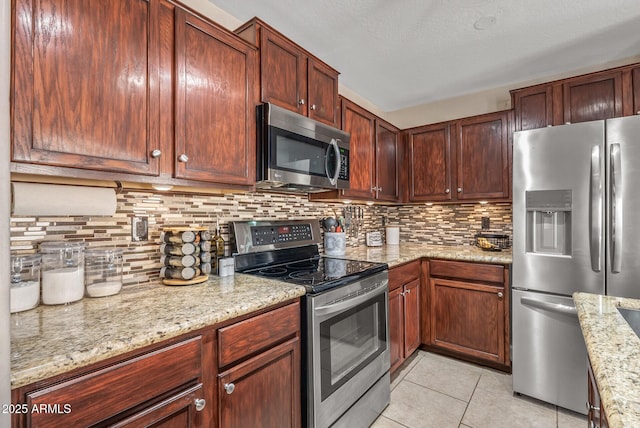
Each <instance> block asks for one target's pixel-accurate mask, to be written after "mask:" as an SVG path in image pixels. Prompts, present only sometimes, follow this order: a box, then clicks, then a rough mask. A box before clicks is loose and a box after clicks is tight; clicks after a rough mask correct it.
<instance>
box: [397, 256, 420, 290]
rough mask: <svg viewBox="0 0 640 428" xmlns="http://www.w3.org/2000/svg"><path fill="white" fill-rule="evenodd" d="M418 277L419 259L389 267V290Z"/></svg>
mask: <svg viewBox="0 0 640 428" xmlns="http://www.w3.org/2000/svg"><path fill="white" fill-rule="evenodd" d="M418 277H420V260H415V261H412V262H409V263H405V264H403V265H400V266H396V267H393V268H391V269H389V290H395V289H396V288H398V287H401V286H402V285H404V284H407V283H409V282H411V281H413V280H414V279H416V278H418Z"/></svg>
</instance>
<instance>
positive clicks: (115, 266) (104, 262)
mask: <svg viewBox="0 0 640 428" xmlns="http://www.w3.org/2000/svg"><path fill="white" fill-rule="evenodd" d="M84 278H85V280H84V281H85V286H86V292H87V296H89V297H105V296H112V295H114V294H118V293H119V292H120V290H121V289H122V249H120V248H95V249H89V250H87V251H86V253H85V276H84Z"/></svg>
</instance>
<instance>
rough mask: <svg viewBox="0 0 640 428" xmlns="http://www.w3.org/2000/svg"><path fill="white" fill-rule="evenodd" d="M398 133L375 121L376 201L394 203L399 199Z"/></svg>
mask: <svg viewBox="0 0 640 428" xmlns="http://www.w3.org/2000/svg"><path fill="white" fill-rule="evenodd" d="M399 137H400V131H399V130H398V129H397V128H396V127H395V126H393V125H391V124H389V123H387V122H384V121H382V120H379V119H378V120H376V182H377V187H378V190H377V193H376V195H377V199H378V200H381V201H390V202H395V201H398V200H399V199H400V186H399V183H400V176H399V168H398V158H399V154H400V141H399Z"/></svg>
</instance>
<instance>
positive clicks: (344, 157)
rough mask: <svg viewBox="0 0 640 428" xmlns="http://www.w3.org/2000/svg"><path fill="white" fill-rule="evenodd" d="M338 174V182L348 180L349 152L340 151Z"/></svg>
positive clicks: (345, 150)
mask: <svg viewBox="0 0 640 428" xmlns="http://www.w3.org/2000/svg"><path fill="white" fill-rule="evenodd" d="M340 160H341V163H340V174H339V175H338V179H339V180H349V150H347V149H340Z"/></svg>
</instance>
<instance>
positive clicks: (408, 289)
mask: <svg viewBox="0 0 640 428" xmlns="http://www.w3.org/2000/svg"><path fill="white" fill-rule="evenodd" d="M403 297H404V301H403V309H404V357H405V358H407V357H408V356H410V355H411V354H413V351H415V350H416V349H418V346H420V280H419V279H414V280H413V281H411V282H410V283H409V284H407V285H405V286H404V292H403Z"/></svg>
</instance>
